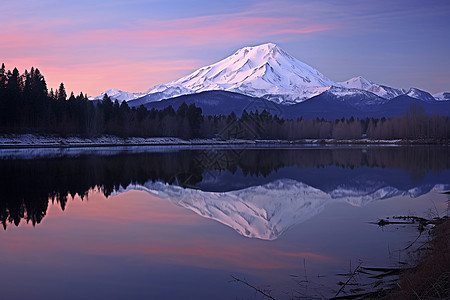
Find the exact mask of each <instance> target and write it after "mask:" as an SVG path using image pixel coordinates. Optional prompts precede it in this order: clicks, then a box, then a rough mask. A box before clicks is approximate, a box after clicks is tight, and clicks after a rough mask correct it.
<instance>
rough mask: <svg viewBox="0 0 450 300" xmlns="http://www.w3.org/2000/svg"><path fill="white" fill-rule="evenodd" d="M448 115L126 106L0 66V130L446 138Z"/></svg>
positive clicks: (243, 136)
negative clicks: (309, 116)
mask: <svg viewBox="0 0 450 300" xmlns="http://www.w3.org/2000/svg"><path fill="white" fill-rule="evenodd" d="M449 128H450V118H448V117H444V116H440V115H433V116H429V115H427V114H426V112H425V110H424V109H423V108H422V107H421V106H417V105H416V106H412V107H411V108H410V109H409V111H407V112H406V113H405V114H404V115H403V116H401V117H393V118H390V119H385V118H381V119H374V118H366V119H358V118H353V117H352V118H349V119H344V118H343V119H340V120H335V121H328V120H325V119H313V120H306V119H303V118H302V117H301V116H299V118H297V119H294V120H285V119H281V118H279V117H278V116H277V115H271V114H270V113H268V112H267V111H265V110H263V111H262V112H258V111H257V110H256V111H250V112H247V111H243V113H242V115H241V116H240V117H237V116H236V114H235V113H231V114H230V115H228V116H223V115H219V116H204V115H202V110H201V108H199V107H196V106H195V105H194V104H191V105H187V104H185V103H183V104H182V105H181V106H180V107H178V109H177V110H175V109H174V108H173V107H172V106H168V107H167V108H165V109H163V110H155V109H152V110H147V109H146V108H145V107H144V106H140V107H138V108H135V107H133V108H130V107H129V106H128V104H127V102H125V101H123V102H121V103H119V102H118V101H117V100H116V101H114V102H113V101H112V100H111V98H109V97H108V96H107V95H105V96H104V97H103V99H102V100H101V101H97V102H93V101H90V100H88V98H87V95H85V94H83V93H80V94H79V95H77V96H75V95H74V94H73V93H70V95H68V94H67V92H66V90H65V87H64V84H63V83H61V84H60V86H59V87H58V89H56V90H55V91H54V90H53V89H51V90H50V91H49V90H48V88H47V84H46V81H45V78H44V76H43V75H42V74H41V73H40V71H39V69H37V68H36V69H35V68H31V70H30V71H27V70H25V72H24V73H23V74H20V73H19V71H18V70H17V68H14V69H13V70H12V71H11V70H8V71H7V70H6V69H5V65H4V64H2V66H1V68H0V132H1V133H39V134H57V135H61V136H70V135H80V136H86V137H91V136H99V135H103V134H111V135H117V136H139V137H180V138H183V139H191V138H214V137H219V138H224V139H229V138H239V139H285V140H298V139H308V138H313V139H328V138H335V139H360V138H362V137H367V138H370V139H448V138H449V137H450V130H448V129H449Z"/></svg>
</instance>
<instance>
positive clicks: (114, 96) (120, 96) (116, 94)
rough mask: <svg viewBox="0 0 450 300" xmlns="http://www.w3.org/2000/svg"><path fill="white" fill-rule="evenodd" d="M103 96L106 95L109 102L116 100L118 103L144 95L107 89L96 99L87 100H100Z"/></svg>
mask: <svg viewBox="0 0 450 300" xmlns="http://www.w3.org/2000/svg"><path fill="white" fill-rule="evenodd" d="M105 94H107V95H108V96H109V97H110V98H111V100H113V101H115V100H117V101H119V102H120V103H121V102H122V101H129V100H133V99H137V98H140V97H142V96H144V95H145V93H130V92H125V91H121V90H118V89H109V90H107V91H105V92H103V93H102V94H101V95H98V96H96V97H89V100H102V99H103V96H104V95H105Z"/></svg>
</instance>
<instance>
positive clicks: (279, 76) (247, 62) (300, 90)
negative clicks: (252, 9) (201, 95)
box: [168, 43, 338, 103]
mask: <svg viewBox="0 0 450 300" xmlns="http://www.w3.org/2000/svg"><path fill="white" fill-rule="evenodd" d="M173 84H180V85H182V86H184V87H185V88H188V89H190V90H192V91H194V92H201V91H209V90H227V91H232V92H238V93H243V94H245V95H249V96H255V97H264V98H268V99H270V98H271V95H282V96H283V98H284V100H285V101H287V102H291V103H296V102H301V101H302V100H305V99H307V98H310V97H312V96H314V95H317V94H318V93H320V92H322V91H323V90H320V89H317V88H318V87H322V88H323V87H328V86H333V85H338V84H336V83H335V82H334V81H332V80H330V79H328V78H326V77H325V76H324V75H322V74H321V73H320V72H319V71H317V70H316V69H314V68H312V67H310V66H308V65H307V64H305V63H303V62H301V61H299V60H297V59H295V58H293V57H292V56H290V55H289V54H288V53H286V52H285V51H283V50H282V49H280V48H279V47H278V46H277V45H275V44H272V43H268V44H263V45H260V46H255V47H244V48H242V49H239V50H238V51H236V52H235V53H234V54H233V55H231V56H229V57H227V58H225V59H223V60H221V61H219V62H218V63H215V64H212V65H209V66H206V67H203V68H200V69H198V70H197V71H195V72H193V73H191V74H189V75H187V76H185V77H182V78H180V79H178V80H177V81H175V82H173V83H171V84H168V85H169V86H170V85H173Z"/></svg>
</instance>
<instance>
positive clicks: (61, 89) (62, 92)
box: [58, 82, 67, 101]
mask: <svg viewBox="0 0 450 300" xmlns="http://www.w3.org/2000/svg"><path fill="white" fill-rule="evenodd" d="M66 100H67V93H66V88H65V87H64V83H62V82H61V84H60V85H59V89H58V101H66Z"/></svg>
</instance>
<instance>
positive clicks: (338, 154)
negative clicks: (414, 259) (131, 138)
mask: <svg viewBox="0 0 450 300" xmlns="http://www.w3.org/2000/svg"><path fill="white" fill-rule="evenodd" d="M449 184H450V150H449V149H448V148H447V147H347V148H345V147H339V148H326V147H310V148H301V149H296V148H287V149H286V148H284V149H281V148H267V149H250V148H245V147H243V148H226V147H225V148H221V149H217V148H213V147H209V146H207V147H204V148H197V149H193V148H179V147H130V148H99V149H92V148H91V149H88V148H86V149H64V150H61V149H23V150H0V191H1V192H0V218H1V222H2V224H3V228H4V230H2V231H1V232H0V268H1V272H0V291H1V298H3V299H31V298H33V299H261V298H263V297H262V296H261V295H260V294H258V293H255V291H254V290H253V289H252V288H250V287H248V286H246V285H244V284H242V283H237V282H233V278H232V277H231V276H235V277H236V278H239V279H242V280H245V281H246V282H247V283H249V284H251V285H253V286H255V287H257V288H259V289H261V290H264V291H266V292H270V293H271V295H272V296H273V297H275V298H277V299H290V298H296V297H300V298H322V297H323V298H327V297H331V296H334V295H335V294H336V293H337V291H338V290H339V289H340V287H341V286H340V285H338V282H339V281H343V282H345V281H347V279H348V276H346V275H345V276H342V275H338V274H347V273H349V272H350V271H352V270H354V269H355V267H356V266H358V265H361V266H366V267H367V266H376V267H387V266H398V265H399V263H402V262H408V260H409V254H408V251H407V250H404V249H405V248H406V247H408V246H409V245H410V244H411V242H412V241H413V240H414V239H415V238H416V237H417V235H418V231H417V229H416V227H415V226H413V225H397V226H388V227H385V228H380V227H378V226H377V225H374V224H370V223H369V222H372V221H377V219H378V218H384V217H389V216H395V215H418V216H425V217H433V216H436V215H441V216H442V215H443V214H446V210H447V197H446V196H445V195H443V194H441V192H442V191H445V190H449V189H450V185H449ZM423 238H426V237H422V238H421V239H419V242H420V241H421V240H423ZM412 248H414V247H411V248H409V250H411V249H412ZM383 280H385V279H383ZM386 280H387V279H386ZM376 281H378V279H377V280H375V279H368V278H364V276H362V275H358V277H357V278H354V279H353V280H352V281H351V282H352V283H355V282H358V283H361V284H366V283H367V284H369V286H370V285H372V286H373V285H374V284H375V282H376ZM358 288H359V287H358ZM351 289H352V288H351V287H350V286H349V287H346V288H345V289H344V291H343V292H341V294H340V295H343V294H345V293H351V291H350V290H351ZM364 289H367V286H364ZM353 292H357V290H354V291H353Z"/></svg>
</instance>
